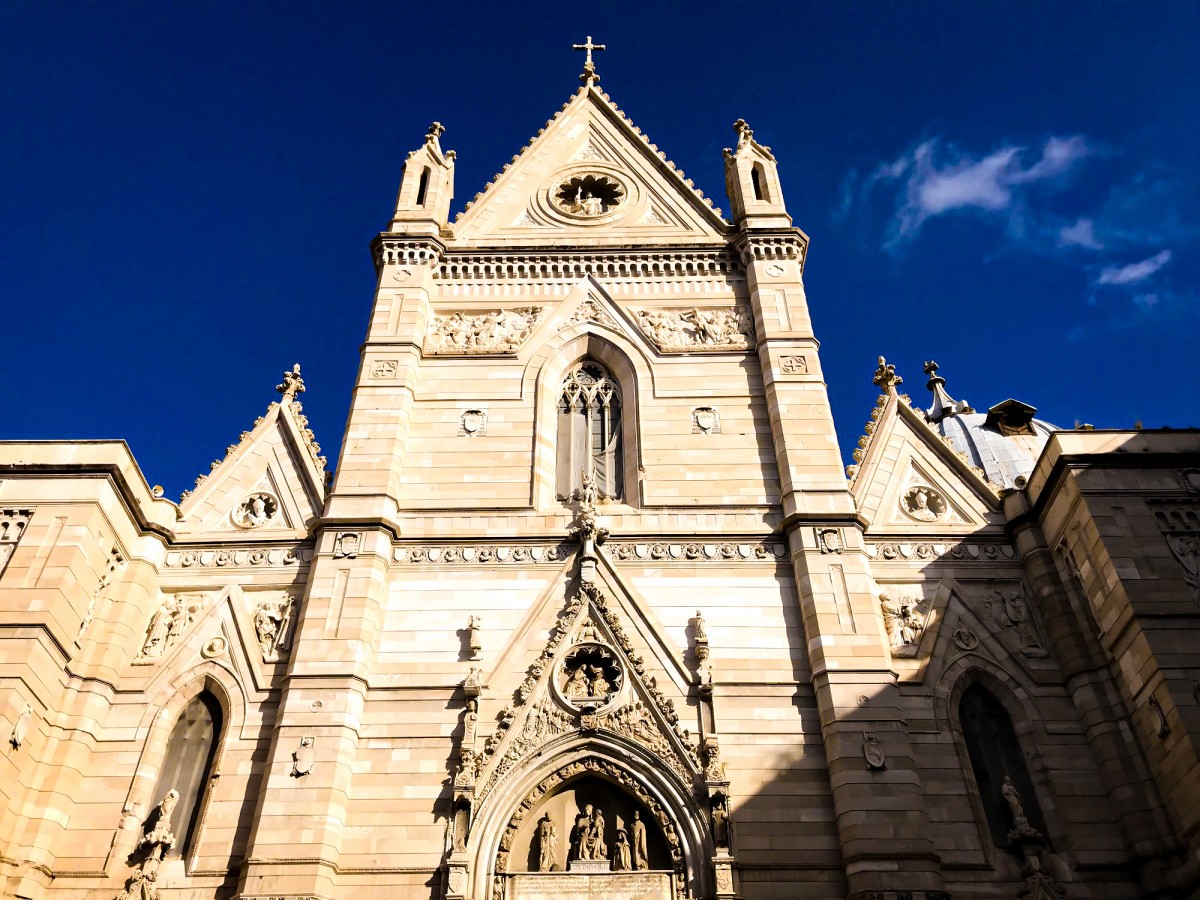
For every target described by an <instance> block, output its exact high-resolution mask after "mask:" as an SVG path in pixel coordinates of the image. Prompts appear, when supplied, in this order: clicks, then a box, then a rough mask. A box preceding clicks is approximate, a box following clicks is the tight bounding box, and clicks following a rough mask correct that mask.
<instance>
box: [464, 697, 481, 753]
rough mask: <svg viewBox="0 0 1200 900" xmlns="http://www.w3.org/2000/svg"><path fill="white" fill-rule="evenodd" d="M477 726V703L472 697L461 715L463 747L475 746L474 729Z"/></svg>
mask: <svg viewBox="0 0 1200 900" xmlns="http://www.w3.org/2000/svg"><path fill="white" fill-rule="evenodd" d="M478 724H479V701H478V700H476V699H475V698H474V697H472V698H471V699H470V700H468V701H467V708H466V712H464V713H463V739H462V742H463V746H464V747H474V746H475V729H476V727H477V726H478Z"/></svg>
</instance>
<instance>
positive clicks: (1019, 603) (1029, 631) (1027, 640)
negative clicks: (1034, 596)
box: [1004, 591, 1042, 650]
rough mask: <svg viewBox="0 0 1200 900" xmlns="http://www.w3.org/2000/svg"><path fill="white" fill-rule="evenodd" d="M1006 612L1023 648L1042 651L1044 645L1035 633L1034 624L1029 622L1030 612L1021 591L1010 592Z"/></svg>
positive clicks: (1005, 602)
mask: <svg viewBox="0 0 1200 900" xmlns="http://www.w3.org/2000/svg"><path fill="white" fill-rule="evenodd" d="M1004 611H1005V612H1006V613H1008V620H1009V621H1010V622H1011V623H1012V625H1013V627H1014V628H1015V629H1016V631H1017V636H1018V637H1019V638H1020V639H1021V646H1022V647H1030V648H1034V649H1038V650H1040V649H1041V647H1042V645H1041V643H1039V641H1038V639H1037V634H1035V633H1034V630H1033V623H1032V622H1030V621H1029V610H1028V609H1027V608H1026V606H1025V598H1024V597H1023V596H1021V592H1020V591H1010V592H1009V594H1008V595H1007V596H1006V597H1005V598H1004Z"/></svg>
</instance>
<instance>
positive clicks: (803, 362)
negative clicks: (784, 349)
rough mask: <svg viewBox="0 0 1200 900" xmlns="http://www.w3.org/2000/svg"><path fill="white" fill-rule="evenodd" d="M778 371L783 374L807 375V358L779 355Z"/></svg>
mask: <svg viewBox="0 0 1200 900" xmlns="http://www.w3.org/2000/svg"><path fill="white" fill-rule="evenodd" d="M779 371H780V372H781V373H782V374H784V375H807V374H808V360H807V359H805V358H804V357H803V356H781V357H779Z"/></svg>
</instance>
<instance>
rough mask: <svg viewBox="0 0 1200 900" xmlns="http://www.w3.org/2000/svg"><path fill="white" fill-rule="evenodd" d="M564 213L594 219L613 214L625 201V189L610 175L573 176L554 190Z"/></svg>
mask: <svg viewBox="0 0 1200 900" xmlns="http://www.w3.org/2000/svg"><path fill="white" fill-rule="evenodd" d="M553 197H554V203H555V205H556V206H557V207H558V208H559V209H561V210H562V211H563V212H567V213H571V214H572V215H576V216H583V217H584V218H589V219H590V218H594V217H596V216H602V215H604V214H605V213H607V212H611V211H612V210H613V209H615V208H616V207H617V206H619V205H620V204H621V201H623V200H624V199H625V189H624V188H623V187H621V185H620V184H618V183H617V181H616V179H614V178H611V177H609V176H608V175H573V176H572V177H570V178H568V179H567V180H566V181H563V182H562V183H560V184H559V186H558V187H557V188H555V190H554V194H553Z"/></svg>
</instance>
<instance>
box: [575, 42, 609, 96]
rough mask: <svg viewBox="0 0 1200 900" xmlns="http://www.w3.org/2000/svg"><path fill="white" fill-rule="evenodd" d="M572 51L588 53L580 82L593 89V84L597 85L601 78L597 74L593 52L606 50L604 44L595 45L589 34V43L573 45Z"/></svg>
mask: <svg viewBox="0 0 1200 900" xmlns="http://www.w3.org/2000/svg"><path fill="white" fill-rule="evenodd" d="M571 49H572V50H586V51H587V59H586V60H585V61H584V63H583V74H582V75H580V76H579V80H580V81H582V82H583V83H584V84H585V85H587V86H588V87H591V86H592V85H593V84H595V83H596V82H597V81H599V80H600V76H599V75H597V74H596V66H595V64H594V63H593V62H592V51H593V50H604V49H605V46H604V45H603V44H593V43H592V36H591V35H590V34H589V35H588V36H587V43H585V44H572V45H571Z"/></svg>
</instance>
